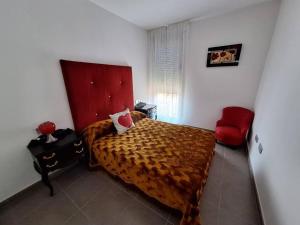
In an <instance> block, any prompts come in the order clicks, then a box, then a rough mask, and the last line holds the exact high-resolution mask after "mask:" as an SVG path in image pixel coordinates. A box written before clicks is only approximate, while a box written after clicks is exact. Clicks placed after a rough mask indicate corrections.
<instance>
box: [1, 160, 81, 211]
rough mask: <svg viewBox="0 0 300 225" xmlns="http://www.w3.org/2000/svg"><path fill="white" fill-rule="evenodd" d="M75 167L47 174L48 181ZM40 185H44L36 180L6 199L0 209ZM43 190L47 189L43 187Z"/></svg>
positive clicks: (72, 165)
mask: <svg viewBox="0 0 300 225" xmlns="http://www.w3.org/2000/svg"><path fill="white" fill-rule="evenodd" d="M75 165H77V163H74V164H71V165H70V166H68V167H66V168H63V169H60V170H58V171H55V172H54V173H51V174H49V179H50V180H51V179H53V178H55V177H56V176H58V175H60V174H61V173H63V172H65V171H67V170H68V169H71V168H72V167H74V166H75ZM40 184H42V185H44V184H43V183H42V181H41V180H38V181H36V182H34V183H33V184H30V185H29V186H27V187H25V188H24V189H23V190H21V191H19V192H17V193H16V194H14V195H12V196H10V197H8V198H7V199H5V200H3V201H2V202H0V208H2V207H4V206H5V205H7V204H8V203H10V202H12V201H13V200H14V199H17V198H19V197H20V196H21V195H23V194H25V193H26V192H29V191H30V190H32V189H34V188H35V187H36V186H37V185H40ZM45 189H48V187H46V186H45Z"/></svg>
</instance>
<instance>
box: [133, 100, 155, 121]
mask: <svg viewBox="0 0 300 225" xmlns="http://www.w3.org/2000/svg"><path fill="white" fill-rule="evenodd" d="M134 109H135V110H136V111H139V112H142V113H145V114H146V115H147V117H148V118H150V119H154V120H156V119H157V106H156V105H151V104H146V105H145V106H143V107H137V106H135V108H134Z"/></svg>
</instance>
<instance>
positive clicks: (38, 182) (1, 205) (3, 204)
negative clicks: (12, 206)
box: [0, 180, 41, 208]
mask: <svg viewBox="0 0 300 225" xmlns="http://www.w3.org/2000/svg"><path fill="white" fill-rule="evenodd" d="M40 183H41V181H40V180H39V181H37V182H35V183H33V184H30V185H29V186H27V187H26V188H24V189H23V190H21V191H19V192H17V193H16V194H14V195H12V196H10V197H8V198H7V199H5V200H3V201H2V202H0V208H2V207H5V205H7V204H8V203H10V202H12V201H13V200H14V199H17V198H19V197H20V196H21V195H23V194H24V193H26V192H28V191H30V190H32V189H34V188H35V186H37V185H39V184H40Z"/></svg>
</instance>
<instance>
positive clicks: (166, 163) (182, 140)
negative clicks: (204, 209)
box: [84, 112, 215, 225]
mask: <svg viewBox="0 0 300 225" xmlns="http://www.w3.org/2000/svg"><path fill="white" fill-rule="evenodd" d="M132 116H133V120H134V121H135V127H134V128H132V129H130V130H128V131H127V132H125V133H124V134H121V135H117V134H116V133H115V132H112V131H113V124H112V121H111V120H110V119H109V120H103V121H99V122H96V123H94V124H92V125H90V126H89V127H88V128H87V129H86V130H85V132H84V137H85V141H86V144H87V146H88V148H89V150H90V151H91V153H92V154H93V156H94V158H95V160H96V161H97V163H98V164H100V165H101V166H102V167H104V168H105V169H106V170H107V171H108V172H110V173H112V174H114V175H117V176H118V177H120V178H121V179H122V180H124V181H125V182H127V183H131V184H134V185H135V186H137V187H138V188H139V189H141V190H142V191H143V192H144V193H146V194H147V195H149V196H151V197H153V198H155V199H157V200H158V201H160V202H162V203H164V204H165V205H167V206H169V207H172V208H175V209H178V210H180V211H181V212H182V213H183V217H182V220H181V225H187V224H190V225H191V224H193V225H195V224H200V219H199V209H198V202H199V199H200V196H201V194H202V191H203V187H204V185H205V183H206V178H207V176H208V169H209V166H210V163H211V160H212V158H213V154H214V146H215V138H214V133H213V132H211V131H207V130H204V129H200V128H194V127H188V126H181V125H174V124H169V123H164V122H160V121H155V120H151V119H148V118H144V117H145V116H144V114H141V113H138V112H132Z"/></svg>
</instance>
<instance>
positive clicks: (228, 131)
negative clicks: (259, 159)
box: [215, 126, 243, 145]
mask: <svg viewBox="0 0 300 225" xmlns="http://www.w3.org/2000/svg"><path fill="white" fill-rule="evenodd" d="M215 135H216V139H217V140H218V141H221V142H223V143H225V144H229V145H240V144H242V143H243V135H242V134H241V131H240V129H239V128H236V127H231V126H218V127H216V134H215Z"/></svg>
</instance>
